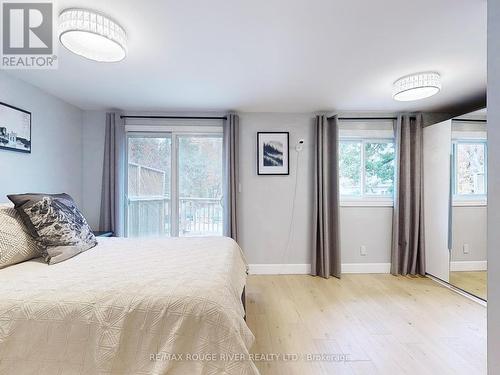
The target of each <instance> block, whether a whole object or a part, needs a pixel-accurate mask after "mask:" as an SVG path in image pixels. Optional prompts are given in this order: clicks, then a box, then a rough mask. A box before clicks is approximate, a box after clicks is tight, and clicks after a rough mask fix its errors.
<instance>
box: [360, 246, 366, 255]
mask: <svg viewBox="0 0 500 375" xmlns="http://www.w3.org/2000/svg"><path fill="white" fill-rule="evenodd" d="M359 253H360V254H361V255H362V256H364V257H365V256H367V255H368V253H367V252H366V246H365V245H361V246H360V248H359Z"/></svg>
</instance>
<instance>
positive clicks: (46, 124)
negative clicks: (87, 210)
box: [0, 72, 82, 205]
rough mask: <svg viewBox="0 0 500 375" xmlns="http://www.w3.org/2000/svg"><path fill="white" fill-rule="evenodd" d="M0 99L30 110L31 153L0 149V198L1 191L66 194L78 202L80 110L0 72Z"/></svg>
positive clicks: (1, 197)
mask: <svg viewBox="0 0 500 375" xmlns="http://www.w3.org/2000/svg"><path fill="white" fill-rule="evenodd" d="M0 101H1V102H4V103H7V104H10V105H13V106H16V107H19V108H22V109H25V110H27V111H30V112H31V115H32V117H31V119H32V127H31V132H32V133H31V142H32V152H31V154H23V153H19V152H13V151H6V150H0V202H5V201H7V198H6V194H12V193H25V192H46V193H61V192H66V193H68V194H70V195H71V196H72V197H73V198H74V199H75V201H76V202H77V204H79V205H81V203H82V133H81V132H82V111H81V110H80V109H78V108H76V107H74V106H72V105H70V104H68V103H65V102H63V101H62V100H60V99H57V98H56V97H54V96H52V95H49V94H47V93H45V92H43V91H41V90H40V89H38V88H35V87H34V86H32V85H30V84H27V83H25V82H23V81H21V80H19V79H16V78H13V77H11V76H9V75H7V74H6V73H4V72H0Z"/></svg>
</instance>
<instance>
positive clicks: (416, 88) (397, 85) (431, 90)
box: [392, 72, 441, 102]
mask: <svg viewBox="0 0 500 375" xmlns="http://www.w3.org/2000/svg"><path fill="white" fill-rule="evenodd" d="M439 91H441V76H440V75H439V74H438V73H433V72H427V73H417V74H411V75H409V76H406V77H402V78H400V79H398V80H397V81H396V82H394V86H393V92H392V97H393V98H394V100H398V101H402V102H407V101H411V100H418V99H424V98H428V97H429V96H432V95H436V94H437V93H438V92H439Z"/></svg>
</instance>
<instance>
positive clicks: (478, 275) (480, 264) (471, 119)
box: [450, 109, 487, 300]
mask: <svg viewBox="0 0 500 375" xmlns="http://www.w3.org/2000/svg"><path fill="white" fill-rule="evenodd" d="M486 141H487V133H486V109H484V110H481V111H477V112H473V113H470V114H468V115H465V116H461V117H458V118H455V119H453V120H452V150H451V196H452V199H451V203H452V205H451V211H450V216H451V254H450V255H451V256H450V284H452V285H454V286H456V287H457V288H460V289H462V290H464V291H466V292H468V293H471V294H473V295H475V296H477V297H479V298H482V299H484V300H486V294H487V293H486V284H487V280H486V279H487V277H486V276H487V258H486V220H487V218H486V214H487V212H486V211H487V191H486V187H487V184H486V181H487V148H486Z"/></svg>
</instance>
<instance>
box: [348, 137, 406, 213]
mask: <svg viewBox="0 0 500 375" xmlns="http://www.w3.org/2000/svg"><path fill="white" fill-rule="evenodd" d="M384 135H385V134H384ZM339 142H340V143H344V142H354V143H361V166H360V168H361V170H360V174H361V195H360V196H356V195H342V194H341V195H340V206H344V207H349V206H351V207H393V206H394V195H393V196H379V195H373V194H367V193H365V185H366V168H365V166H366V159H365V145H366V144H367V143H395V140H394V138H388V137H387V136H385V137H383V138H374V137H369V138H365V137H362V136H346V137H340V140H339ZM339 159H340V155H339ZM339 161H340V160H339ZM394 163H396V155H394ZM395 179H396V176H395V177H394V184H396V181H395Z"/></svg>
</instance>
